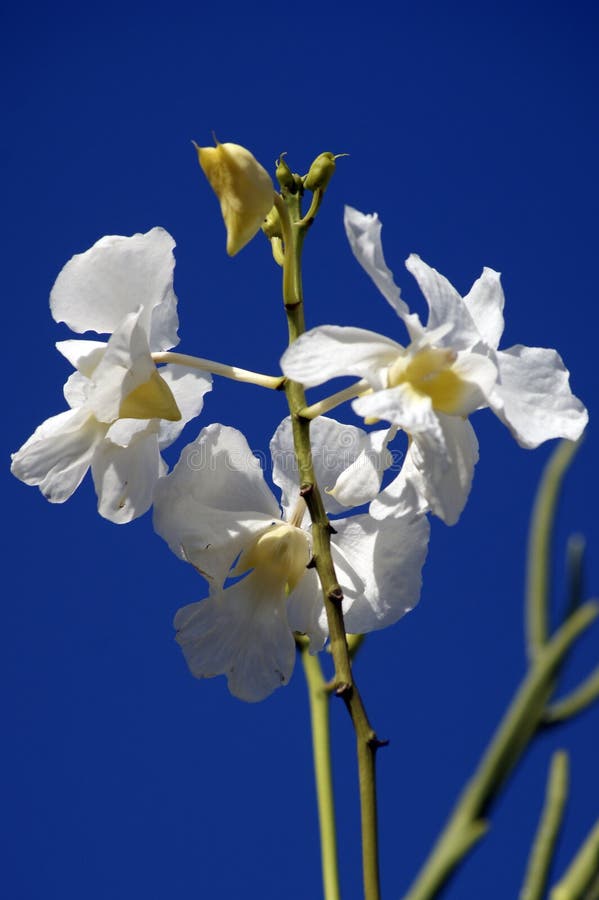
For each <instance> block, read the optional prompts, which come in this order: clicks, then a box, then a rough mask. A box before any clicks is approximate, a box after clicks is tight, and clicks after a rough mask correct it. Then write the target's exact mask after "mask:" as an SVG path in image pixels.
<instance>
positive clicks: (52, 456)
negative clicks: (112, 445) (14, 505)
mask: <svg viewBox="0 0 599 900" xmlns="http://www.w3.org/2000/svg"><path fill="white" fill-rule="evenodd" d="M105 433H106V426H103V425H101V424H100V423H99V422H97V421H96V419H95V418H94V417H93V416H91V415H90V414H89V412H88V411H87V410H80V409H74V410H67V411H66V412H62V413H59V414H58V415H57V416H52V417H51V418H50V419H46V421H45V422H42V424H41V425H40V426H39V427H38V428H36V430H35V431H34V433H33V434H32V435H31V437H30V438H29V440H27V441H26V442H25V443H24V444H23V446H22V447H21V449H20V450H18V451H17V452H16V453H14V454H13V456H12V465H11V472H12V473H13V475H15V476H16V477H17V478H19V479H20V480H21V481H24V482H25V484H31V485H37V487H39V489H40V491H41V492H42V494H43V495H44V497H45V498H46V499H47V500H49V501H50V502H51V503H64V501H65V500H68V498H69V497H70V496H71V494H72V493H73V492H74V491H75V490H76V489H77V488H78V487H79V485H80V484H81V481H82V479H83V477H84V475H85V473H86V472H87V470H88V469H89V466H90V463H91V460H92V457H93V455H94V451H95V449H96V447H97V445H98V444H99V443H100V441H102V439H103V437H104V434H105Z"/></svg>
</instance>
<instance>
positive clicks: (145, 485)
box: [92, 434, 161, 525]
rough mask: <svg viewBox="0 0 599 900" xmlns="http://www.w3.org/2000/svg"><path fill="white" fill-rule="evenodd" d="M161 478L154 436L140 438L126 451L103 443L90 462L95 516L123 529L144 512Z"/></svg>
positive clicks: (124, 448)
mask: <svg viewBox="0 0 599 900" xmlns="http://www.w3.org/2000/svg"><path fill="white" fill-rule="evenodd" d="M160 474H161V464H160V453H159V451H158V441H157V440H156V435H155V434H150V435H143V436H142V437H139V438H138V439H137V440H135V441H132V443H130V444H129V446H128V447H119V446H117V445H116V444H113V443H112V442H111V441H109V440H105V441H103V442H102V444H101V445H100V446H99V447H98V449H97V450H96V452H95V454H94V458H93V460H92V476H93V479H94V485H95V488H96V494H97V496H98V512H99V513H100V515H101V516H104V518H105V519H109V520H110V521H111V522H115V523H116V524H117V525H122V524H123V523H125V522H131V521H132V520H133V519H137V518H138V517H139V516H141V515H143V514H144V513H145V512H147V511H148V510H149V508H150V506H151V505H152V499H153V495H154V488H155V486H156V482H157V481H158V478H159V476H160Z"/></svg>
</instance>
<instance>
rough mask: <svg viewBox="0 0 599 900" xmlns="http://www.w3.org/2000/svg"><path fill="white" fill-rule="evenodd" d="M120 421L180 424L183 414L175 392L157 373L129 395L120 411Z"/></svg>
mask: <svg viewBox="0 0 599 900" xmlns="http://www.w3.org/2000/svg"><path fill="white" fill-rule="evenodd" d="M119 418H120V419H167V421H169V422H179V421H180V419H181V413H180V411H179V407H178V406H177V402H176V400H175V398H174V397H173V392H172V391H171V389H170V387H169V386H168V384H167V383H166V381H165V380H164V378H161V377H160V375H159V374H158V372H157V371H154V372H153V373H152V375H151V376H150V378H149V379H148V381H144V383H143V384H140V385H138V386H137V387H136V388H134V390H132V391H131V393H130V394H128V395H127V396H126V397H125V399H124V400H123V401H122V403H121V407H120V409H119Z"/></svg>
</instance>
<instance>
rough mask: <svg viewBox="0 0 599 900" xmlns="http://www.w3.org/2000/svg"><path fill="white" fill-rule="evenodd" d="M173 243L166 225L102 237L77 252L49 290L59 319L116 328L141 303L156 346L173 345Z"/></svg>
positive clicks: (78, 327) (80, 326)
mask: <svg viewBox="0 0 599 900" xmlns="http://www.w3.org/2000/svg"><path fill="white" fill-rule="evenodd" d="M174 246H175V242H174V241H173V239H172V237H171V236H170V234H168V232H167V231H165V230H164V229H163V228H152V230H151V231H148V232H147V233H146V234H134V235H133V236H132V237H123V236H121V235H112V236H107V237H103V238H101V239H100V240H99V241H97V243H95V244H94V246H93V247H91V248H90V249H89V250H86V251H85V253H78V254H77V255H75V256H73V258H72V259H71V260H70V261H69V262H68V263H67V264H66V265H65V267H64V268H63V270H62V271H61V273H60V274H59V276H58V278H57V279H56V282H55V284H54V287H53V288H52V293H51V295H50V308H51V310H52V315H53V317H54V319H55V320H56V321H57V322H66V323H67V325H68V326H69V328H71V329H72V330H73V331H76V332H79V333H82V332H84V331H97V332H100V333H105V332H113V331H115V330H116V329H117V328H118V326H119V324H120V323H121V321H122V320H123V318H124V317H125V316H126V315H128V314H129V313H132V312H133V311H134V310H136V309H137V308H138V307H139V306H141V307H143V310H144V313H143V317H142V320H141V324H142V326H143V328H144V330H145V332H146V334H147V335H148V336H150V344H151V346H152V348H153V349H155V350H163V349H164V350H165V349H168V348H169V347H172V346H174V345H175V344H176V343H177V341H178V338H177V325H178V323H177V316H176V298H175V295H174V292H173V269H174V265H175V260H174V256H173V247H174ZM157 307H161V308H160V309H157Z"/></svg>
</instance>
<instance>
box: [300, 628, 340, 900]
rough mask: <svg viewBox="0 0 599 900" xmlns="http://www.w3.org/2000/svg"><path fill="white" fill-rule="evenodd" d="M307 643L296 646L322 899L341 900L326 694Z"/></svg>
mask: <svg viewBox="0 0 599 900" xmlns="http://www.w3.org/2000/svg"><path fill="white" fill-rule="evenodd" d="M308 645H309V642H308V641H307V640H305V639H304V640H299V641H298V646H299V650H300V654H301V658H302V664H303V667H304V673H305V675H306V684H307V686H308V698H309V700H310V720H311V723H312V753H313V756H314V775H315V779H316V797H317V803H318V822H319V826H320V853H321V863H322V883H323V888H324V898H325V900H340V896H341V895H340V892H339V871H338V864H337V833H336V827H335V801H334V797H333V772H332V767H331V746H330V729H329V694H328V692H327V691H326V688H325V680H324V678H323V675H322V669H321V668H320V662H319V661H318V656H312V655H311V654H310V652H309V650H308Z"/></svg>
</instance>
